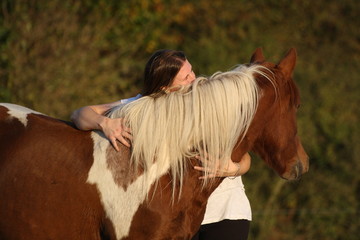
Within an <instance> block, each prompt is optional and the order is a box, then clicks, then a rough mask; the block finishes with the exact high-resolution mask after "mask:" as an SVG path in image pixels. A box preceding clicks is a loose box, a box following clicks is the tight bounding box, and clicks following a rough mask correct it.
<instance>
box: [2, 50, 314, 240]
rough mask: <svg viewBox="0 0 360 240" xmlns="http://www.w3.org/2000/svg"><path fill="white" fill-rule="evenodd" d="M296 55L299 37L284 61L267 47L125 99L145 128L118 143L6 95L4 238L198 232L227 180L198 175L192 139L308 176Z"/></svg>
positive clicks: (131, 116) (135, 124)
mask: <svg viewBox="0 0 360 240" xmlns="http://www.w3.org/2000/svg"><path fill="white" fill-rule="evenodd" d="M295 62H296V51H295V50H294V49H291V50H290V51H289V52H288V54H287V55H286V56H285V57H284V58H283V59H282V60H281V61H280V62H279V64H272V63H269V62H267V61H265V58H264V56H263V54H262V51H261V49H258V50H256V51H255V53H254V54H253V56H252V57H251V61H250V63H249V64H247V65H242V66H240V67H238V68H236V69H234V70H232V71H229V72H224V73H219V74H216V75H214V76H212V77H210V78H207V79H198V80H196V81H195V83H194V85H193V86H191V87H190V88H189V89H185V90H183V91H180V92H174V93H169V94H167V95H164V96H160V97H157V98H156V99H151V98H150V99H149V98H141V99H139V101H136V102H134V103H131V104H129V105H126V106H125V107H123V108H121V109H119V110H118V114H119V116H123V117H125V118H126V119H127V120H128V123H129V125H130V126H131V128H132V131H133V134H134V140H133V142H132V148H131V149H129V148H126V147H125V146H122V147H121V149H120V151H119V152H116V151H115V150H114V149H113V148H112V146H111V145H110V143H109V141H107V139H105V138H104V136H103V135H102V134H101V133H100V132H96V131H93V132H84V131H79V130H77V129H75V128H74V126H73V124H72V123H69V122H65V121H61V120H57V119H54V118H51V117H48V116H45V115H43V114H40V113H38V112H35V111H33V110H30V109H28V108H24V107H21V106H17V105H13V104H0V195H1V204H0V216H1V218H0V239H4V240H11V239H28V240H35V239H36V240H42V239H74V240H77V239H78V240H83V239H89V240H95V239H190V238H191V237H192V235H193V234H195V232H196V231H197V229H198V228H199V226H200V224H201V221H202V218H203V215H204V212H205V207H206V202H207V199H208V197H209V196H210V194H211V192H212V191H213V190H214V189H215V188H216V186H217V185H218V184H219V183H220V182H221V179H216V180H215V181H213V182H209V183H206V184H205V185H204V183H203V182H201V181H200V180H199V179H198V177H199V176H200V173H199V172H197V171H195V170H194V169H193V168H192V167H191V166H192V165H194V164H199V163H197V162H196V161H197V160H196V159H195V158H192V156H193V154H197V152H196V151H195V152H194V151H193V149H199V148H206V150H207V151H209V154H211V156H219V158H221V157H224V158H225V157H226V156H228V155H232V159H234V160H235V159H240V157H241V156H242V155H243V154H244V153H245V152H247V151H254V152H255V153H257V154H258V155H259V156H260V157H261V158H262V159H263V160H264V161H265V162H266V163H267V164H268V165H269V166H270V167H271V168H273V169H274V170H275V171H276V172H277V173H278V174H279V175H280V176H281V177H283V178H285V179H289V180H294V179H298V178H299V177H300V176H301V175H302V174H303V173H305V172H306V171H307V170H308V157H307V155H306V153H305V151H304V149H303V147H302V145H301V143H300V140H299V137H298V136H297V126H296V111H297V109H298V107H299V105H300V102H299V101H300V100H299V92H298V90H297V87H296V85H295V83H294V81H293V80H292V73H293V70H294V67H295ZM210 93H213V94H210ZM213 95H216V96H213ZM166 109H171V111H172V114H167V110H166ZM114 111H115V110H114ZM138 114H141V116H146V118H145V119H146V120H144V119H143V118H139V117H138V116H139V115H138ZM114 116H116V114H115V115H114ZM179 116H181V118H180V117H179ZM178 126H179V129H177V127H178ZM160 127H161V129H159V128H160ZM234 127H236V129H234ZM175 131H176V133H175ZM224 142H225V144H223V143H224ZM174 143H177V144H174Z"/></svg>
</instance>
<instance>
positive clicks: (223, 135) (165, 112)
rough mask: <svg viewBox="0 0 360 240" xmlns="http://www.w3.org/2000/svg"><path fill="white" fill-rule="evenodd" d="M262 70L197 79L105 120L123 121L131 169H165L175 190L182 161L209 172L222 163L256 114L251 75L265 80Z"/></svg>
mask: <svg viewBox="0 0 360 240" xmlns="http://www.w3.org/2000/svg"><path fill="white" fill-rule="evenodd" d="M264 70H267V69H266V68H265V67H262V66H260V65H251V66H246V65H240V66H238V67H236V68H235V69H233V70H231V71H227V72H218V73H215V74H214V75H212V76H211V77H209V78H205V77H199V78H197V79H196V80H195V81H194V83H193V84H192V85H190V86H188V87H183V88H181V89H180V90H177V91H170V92H168V93H165V94H163V95H161V96H156V97H154V96H145V97H142V98H140V99H138V100H136V101H134V102H131V103H129V104H126V105H122V106H120V107H118V108H115V109H112V110H111V111H110V113H109V115H108V116H109V117H111V118H117V117H123V118H125V119H126V122H127V124H128V126H129V127H130V128H131V131H132V135H133V141H132V156H131V162H132V163H133V164H135V167H140V169H142V170H143V174H145V175H146V174H147V173H148V172H150V171H149V169H150V167H152V166H153V165H154V162H156V163H157V168H158V169H157V170H156V171H158V172H159V173H161V174H163V173H164V168H166V169H168V168H170V171H171V173H172V177H173V180H174V181H173V184H174V187H175V184H176V182H177V181H179V182H180V186H181V183H182V180H183V177H184V174H185V169H186V165H187V163H188V161H185V159H186V158H191V157H194V156H196V155H200V157H202V158H203V159H205V158H207V161H205V162H204V165H205V167H206V168H208V169H209V170H211V168H213V167H215V161H219V163H220V165H221V164H226V163H227V161H225V160H227V159H229V158H230V156H231V152H232V150H233V148H234V147H235V144H236V143H237V141H238V139H239V137H243V136H244V135H245V134H246V131H247V129H248V127H249V125H250V123H251V121H252V119H253V117H254V114H255V112H256V108H257V104H258V96H259V94H258V86H257V83H256V81H255V78H254V75H255V74H261V75H264V76H266V75H265V73H264ZM267 71H268V70H267ZM152 172H153V171H152ZM152 174H153V173H152ZM145 179H146V176H145Z"/></svg>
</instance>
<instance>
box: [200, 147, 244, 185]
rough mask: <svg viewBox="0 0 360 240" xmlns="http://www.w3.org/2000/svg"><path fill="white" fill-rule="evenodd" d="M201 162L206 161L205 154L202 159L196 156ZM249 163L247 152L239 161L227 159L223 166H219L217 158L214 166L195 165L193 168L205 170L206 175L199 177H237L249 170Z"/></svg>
mask: <svg viewBox="0 0 360 240" xmlns="http://www.w3.org/2000/svg"><path fill="white" fill-rule="evenodd" d="M196 158H197V159H199V160H200V161H201V162H204V161H208V160H207V158H208V157H207V156H206V159H202V158H201V157H199V156H197V157H196ZM250 165H251V157H250V155H249V154H248V153H245V154H244V155H243V157H242V158H241V160H240V162H234V161H232V160H231V159H228V160H227V163H226V164H224V167H223V168H220V163H219V160H217V161H215V166H214V167H213V166H208V167H207V169H205V168H204V167H201V166H195V167H194V169H195V170H198V171H201V172H207V175H206V176H205V175H203V176H201V177H200V178H199V179H205V178H214V177H237V176H241V175H243V174H245V173H246V172H247V171H249V169H250Z"/></svg>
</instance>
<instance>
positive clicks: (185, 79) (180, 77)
mask: <svg viewBox="0 0 360 240" xmlns="http://www.w3.org/2000/svg"><path fill="white" fill-rule="evenodd" d="M195 78H196V76H195V73H194V71H193V70H192V66H191V64H190V63H189V61H188V60H186V61H185V62H184V64H183V65H182V67H181V68H180V70H179V72H178V74H176V76H175V78H174V81H173V83H172V84H171V86H170V87H173V86H178V85H188V84H190V83H192V82H193V81H194V80H195Z"/></svg>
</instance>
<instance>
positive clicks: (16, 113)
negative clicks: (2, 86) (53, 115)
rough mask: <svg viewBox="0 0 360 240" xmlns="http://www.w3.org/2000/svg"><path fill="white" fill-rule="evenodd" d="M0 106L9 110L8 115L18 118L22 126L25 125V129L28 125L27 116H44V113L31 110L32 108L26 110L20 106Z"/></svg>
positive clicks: (7, 104)
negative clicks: (31, 114) (33, 114)
mask: <svg viewBox="0 0 360 240" xmlns="http://www.w3.org/2000/svg"><path fill="white" fill-rule="evenodd" d="M0 106H4V107H6V108H7V109H8V110H9V111H8V114H9V115H10V116H11V117H15V118H17V119H18V120H19V121H20V122H21V123H22V124H24V126H25V127H26V125H27V115H28V114H30V113H35V114H40V115H44V114H42V113H39V112H36V111H34V110H31V109H30V108H26V107H23V106H19V105H16V104H11V103H0Z"/></svg>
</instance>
